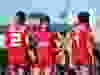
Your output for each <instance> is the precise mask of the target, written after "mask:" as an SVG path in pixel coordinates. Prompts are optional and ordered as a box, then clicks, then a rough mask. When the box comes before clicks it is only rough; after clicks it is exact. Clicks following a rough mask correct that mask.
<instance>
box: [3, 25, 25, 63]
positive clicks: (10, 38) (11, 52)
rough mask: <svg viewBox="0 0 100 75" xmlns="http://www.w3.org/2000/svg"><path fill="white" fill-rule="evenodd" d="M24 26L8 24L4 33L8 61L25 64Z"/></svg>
mask: <svg viewBox="0 0 100 75" xmlns="http://www.w3.org/2000/svg"><path fill="white" fill-rule="evenodd" d="M24 29H25V27H24V26H18V25H17V26H16V25H10V26H9V30H8V32H6V33H5V46H6V48H8V63H10V64H25V59H24V56H25V48H26V47H27V42H26V40H27V39H26V37H27V34H26V33H25V32H24Z"/></svg>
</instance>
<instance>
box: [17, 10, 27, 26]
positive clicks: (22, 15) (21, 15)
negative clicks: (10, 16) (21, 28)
mask: <svg viewBox="0 0 100 75" xmlns="http://www.w3.org/2000/svg"><path fill="white" fill-rule="evenodd" d="M16 16H18V23H19V24H24V23H25V21H26V14H25V13H24V12H23V11H18V12H17V13H16Z"/></svg>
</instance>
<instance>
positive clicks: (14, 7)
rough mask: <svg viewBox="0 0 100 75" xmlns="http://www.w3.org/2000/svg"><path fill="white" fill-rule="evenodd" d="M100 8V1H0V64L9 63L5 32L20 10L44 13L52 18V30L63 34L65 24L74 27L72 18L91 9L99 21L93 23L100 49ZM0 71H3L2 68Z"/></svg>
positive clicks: (95, 20)
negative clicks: (11, 19)
mask: <svg viewBox="0 0 100 75" xmlns="http://www.w3.org/2000/svg"><path fill="white" fill-rule="evenodd" d="M94 3H95V4H94ZM98 6H99V0H98V1H97V0H96V1H95V0H59V1H58V0H0V48H1V49H0V63H2V64H4V63H7V62H5V61H6V57H7V50H6V49H4V32H6V30H7V28H8V23H9V18H10V17H11V16H15V14H16V11H18V10H23V11H24V12H26V13H27V14H29V13H30V12H44V13H46V14H48V15H49V16H50V20H51V21H50V23H51V24H50V25H51V28H52V29H53V28H55V29H56V31H57V32H63V31H64V24H68V25H72V16H77V13H78V12H80V11H89V9H90V8H91V9H92V16H97V17H96V18H97V19H93V20H91V21H92V22H93V21H94V22H93V23H94V24H93V25H95V27H96V34H97V35H96V42H97V46H96V47H97V48H98V49H100V39H99V32H100V26H99V24H100V17H98V16H99V13H100V11H99V7H98ZM95 9H96V10H95ZM90 12H91V11H90ZM95 22H96V23H97V24H96V23H95ZM96 25H97V26H96ZM3 59H4V60H3ZM1 61H2V62H1ZM0 71H2V70H1V68H0Z"/></svg>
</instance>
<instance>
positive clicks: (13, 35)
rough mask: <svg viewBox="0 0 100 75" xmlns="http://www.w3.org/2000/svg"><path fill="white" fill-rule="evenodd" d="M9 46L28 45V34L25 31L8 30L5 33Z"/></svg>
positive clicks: (6, 43) (7, 45)
mask: <svg viewBox="0 0 100 75" xmlns="http://www.w3.org/2000/svg"><path fill="white" fill-rule="evenodd" d="M5 37H6V41H5V45H6V47H7V48H11V47H25V46H27V39H26V37H27V34H26V33H23V32H7V33H5Z"/></svg>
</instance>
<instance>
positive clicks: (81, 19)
mask: <svg viewBox="0 0 100 75" xmlns="http://www.w3.org/2000/svg"><path fill="white" fill-rule="evenodd" d="M89 16H90V14H89V13H88V12H87V11H81V12H79V13H78V19H79V22H89Z"/></svg>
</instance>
